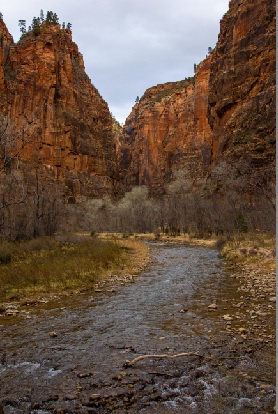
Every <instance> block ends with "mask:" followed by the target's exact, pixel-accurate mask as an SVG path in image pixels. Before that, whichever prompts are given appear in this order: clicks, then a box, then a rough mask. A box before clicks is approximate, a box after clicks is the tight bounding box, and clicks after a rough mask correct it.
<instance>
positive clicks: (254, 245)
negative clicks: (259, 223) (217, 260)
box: [221, 233, 276, 270]
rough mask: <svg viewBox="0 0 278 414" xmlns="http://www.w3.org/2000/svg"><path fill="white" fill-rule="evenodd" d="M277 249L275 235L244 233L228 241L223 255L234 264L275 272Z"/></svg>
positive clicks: (223, 249)
mask: <svg viewBox="0 0 278 414" xmlns="http://www.w3.org/2000/svg"><path fill="white" fill-rule="evenodd" d="M275 247H276V239H275V236H274V235H273V234H267V233H244V234H240V235H237V236H234V237H232V238H231V239H230V240H228V241H226V242H225V244H224V246H223V248H222V251H221V254H222V256H223V257H225V258H227V259H228V260H231V261H233V262H234V263H239V264H248V265H249V266H254V267H260V268H261V269H264V270H267V269H269V270H275V268H276V250H275Z"/></svg>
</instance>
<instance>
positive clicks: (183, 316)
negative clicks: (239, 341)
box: [0, 244, 274, 414]
mask: <svg viewBox="0 0 278 414" xmlns="http://www.w3.org/2000/svg"><path fill="white" fill-rule="evenodd" d="M150 248H151V252H152V257H153V262H152V264H151V265H150V266H149V268H148V270H147V271H144V272H143V273H142V274H141V275H139V276H138V277H136V281H135V283H132V284H128V285H123V286H117V288H116V291H115V292H113V293H111V292H110V293H108V292H99V293H94V294H91V295H88V294H82V295H79V296H74V297H73V296H72V297H70V298H64V299H60V300H57V301H56V302H53V303H51V304H50V303H48V304H46V305H44V306H41V307H40V308H36V309H34V310H33V311H32V313H31V318H28V319H27V318H26V319H24V318H21V319H19V320H18V322H17V323H14V324H4V323H3V325H2V326H1V325H0V332H1V338H0V350H1V351H0V381H1V388H0V401H2V404H3V408H4V413H5V414H10V413H13V414H15V413H30V414H44V413H57V414H62V413H100V414H101V413H110V412H113V413H175V412H180V413H191V412H192V413H226V412H227V413H253V412H254V413H255V412H256V413H257V412H262V413H266V412H272V411H271V410H270V409H269V406H270V405H271V404H272V400H273V398H274V397H273V393H269V395H267V396H266V397H264V399H262V398H259V396H258V395H256V386H257V385H256V384H254V380H252V381H253V382H252V381H251V380H250V381H247V382H246V381H245V382H246V384H245V388H244V387H243V386H242V384H243V383H244V381H243V382H242V383H241V384H240V385H239V384H238V383H237V374H238V372H239V370H241V371H240V372H243V373H244V376H243V378H244V379H246V376H247V377H248V374H247V372H248V370H250V366H251V365H252V361H251V360H250V357H249V356H248V353H246V355H247V356H246V358H245V359H244V358H243V357H242V355H241V356H238V354H237V353H236V350H233V353H231V352H230V351H231V347H230V342H231V341H230V339H229V338H227V334H226V333H225V329H224V325H223V326H222V325H221V323H220V324H219V325H217V326H216V324H215V321H214V320H213V319H211V318H210V313H209V312H207V315H204V314H202V313H200V312H198V307H199V306H205V309H207V305H208V304H209V303H211V301H212V298H213V297H214V294H215V292H216V291H217V290H219V288H220V286H222V285H223V283H225V280H226V279H227V271H226V270H225V267H224V265H223V263H222V262H221V260H220V259H219V257H218V252H217V251H216V250H213V249H207V248H203V247H186V246H178V245H167V244H153V245H151V246H150ZM0 323H1V319H0ZM215 335H217V338H216V337H215ZM225 341H226V342H225ZM220 343H221V344H222V347H221V346H220V345H219V344H220ZM212 348H213V349H214V353H213V356H214V357H215V359H214V358H211V355H212V351H211V349H212ZM219 348H221V352H222V353H221V352H220V351H218V349H219ZM228 348H229V352H230V353H229V355H228V357H227V358H230V359H229V360H228V362H227V360H226V359H224V358H223V360H222V359H217V358H218V357H219V356H220V357H221V358H222V356H223V352H224V351H225V352H228V351H227V349H228ZM234 348H235V346H234ZM223 349H224V351H223ZM183 352H196V353H200V354H201V355H202V358H199V357H198V356H190V357H180V358H176V359H171V360H170V359H145V360H142V361H139V362H138V363H136V364H135V365H134V366H133V367H131V368H130V367H124V363H125V361H126V360H132V359H134V358H135V357H137V356H138V355H146V354H169V355H175V354H178V353H183ZM209 356H210V357H209ZM233 358H234V359H233ZM242 358H243V359H242ZM246 366H248V369H247V368H246ZM253 368H254V367H253ZM227 370H229V374H228V375H227ZM248 378H249V377H248ZM272 405H273V404H272ZM268 410H269V411H268ZM0 413H1V409H0Z"/></svg>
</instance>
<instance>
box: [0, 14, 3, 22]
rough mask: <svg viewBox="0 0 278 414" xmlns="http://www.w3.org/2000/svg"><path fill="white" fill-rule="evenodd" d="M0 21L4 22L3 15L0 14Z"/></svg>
mask: <svg viewBox="0 0 278 414" xmlns="http://www.w3.org/2000/svg"><path fill="white" fill-rule="evenodd" d="M0 20H1V21H2V20H3V13H1V12H0Z"/></svg>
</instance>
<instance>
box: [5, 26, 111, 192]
mask: <svg viewBox="0 0 278 414" xmlns="http://www.w3.org/2000/svg"><path fill="white" fill-rule="evenodd" d="M0 39H1V43H0V90H1V112H2V117H3V116H4V117H5V119H6V120H7V122H8V125H9V130H10V133H12V134H13V135H17V136H18V139H17V145H16V148H14V151H13V154H15V153H17V151H18V150H19V149H20V152H19V153H18V157H17V158H19V159H20V160H24V161H25V165H26V161H27V162H30V166H31V165H33V166H34V164H36V163H38V164H40V165H44V166H46V167H47V168H46V171H47V170H49V171H51V174H52V175H55V177H56V179H58V181H60V182H61V183H62V184H63V185H64V186H65V193H66V197H70V198H71V200H74V198H76V197H78V196H79V195H80V194H81V195H88V196H94V197H96V196H97V197H101V196H103V195H104V194H112V192H113V181H114V174H115V166H116V157H115V154H116V153H115V133H114V132H113V120H112V117H111V114H110V112H109V108H108V105H107V103H106V102H105V101H104V100H103V99H102V97H101V96H100V94H99V93H98V91H97V89H96V88H95V87H94V86H93V85H92V83H91V81H90V79H89V78H88V76H87V75H86V73H85V69H84V62H83V58H82V55H81V53H80V52H79V51H78V47H77V45H76V44H75V43H74V42H73V41H72V36H71V31H70V30H69V29H62V28H61V27H60V25H59V24H47V23H46V22H43V23H42V24H41V25H40V26H39V27H37V28H36V29H35V30H31V31H29V32H27V33H25V34H23V35H22V37H21V39H20V41H19V42H18V43H17V44H14V43H13V41H12V37H11V36H10V34H9V33H8V30H7V28H6V26H5V24H4V22H3V21H2V20H1V21H0ZM2 123H3V122H2ZM30 168H32V167H30Z"/></svg>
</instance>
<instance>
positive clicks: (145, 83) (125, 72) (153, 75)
mask: <svg viewBox="0 0 278 414" xmlns="http://www.w3.org/2000/svg"><path fill="white" fill-rule="evenodd" d="M228 3H229V1H228V0H215V1H214V2H213V3H208V2H206V1H205V0H196V1H194V2H189V1H186V2H184V0H171V1H170V0H154V1H152V2H147V1H146V0H140V2H139V1H133V0H132V1H127V0H117V2H115V1H113V0H105V1H103V2H96V1H93V2H92V1H89V0H81V1H79V2H78V3H76V2H72V1H66V0H61V1H59V2H55V1H54V0H51V1H46V0H42V1H41V2H40V3H37V2H36V1H35V0H27V1H26V2H24V4H23V3H22V2H20V1H19V0H14V1H13V2H10V3H5V4H3V5H2V6H1V10H0V11H1V12H2V13H3V17H4V21H5V23H6V24H7V27H8V30H9V31H10V33H11V34H12V36H13V37H14V40H15V41H18V40H19V37H20V30H19V27H18V21H19V20H20V19H24V20H26V22H27V27H28V26H29V25H30V24H31V22H32V19H33V17H34V16H39V14H40V9H43V10H44V12H46V11H47V10H52V11H53V12H56V13H57V15H58V17H59V19H60V20H59V22H60V23H61V24H62V23H63V22H64V21H65V22H66V24H67V23H68V22H70V23H72V31H73V40H74V41H75V42H76V43H77V44H78V46H79V50H80V52H81V53H82V54H83V57H84V61H85V67H86V72H87V74H88V75H89V77H90V78H91V79H92V80H93V83H94V85H95V86H96V87H97V88H98V90H99V91H100V93H101V95H102V96H103V98H104V99H105V100H106V101H107V103H108V105H109V108H110V110H111V112H112V113H113V115H114V116H115V117H116V119H117V120H118V121H119V122H124V121H125V119H126V117H127V116H128V114H129V113H130V110H131V107H132V106H133V105H134V102H135V99H136V97H137V96H139V97H140V96H142V95H143V93H144V91H145V90H146V89H147V88H149V87H151V86H153V85H156V84H159V83H164V82H169V81H177V80H181V79H184V78H185V77H189V76H193V74H194V63H197V64H198V63H199V62H200V61H201V60H203V59H204V58H205V56H206V54H207V53H208V47H214V46H215V44H216V41H217V36H218V33H219V21H220V19H221V18H222V16H223V14H224V13H225V12H226V11H227V10H228Z"/></svg>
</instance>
